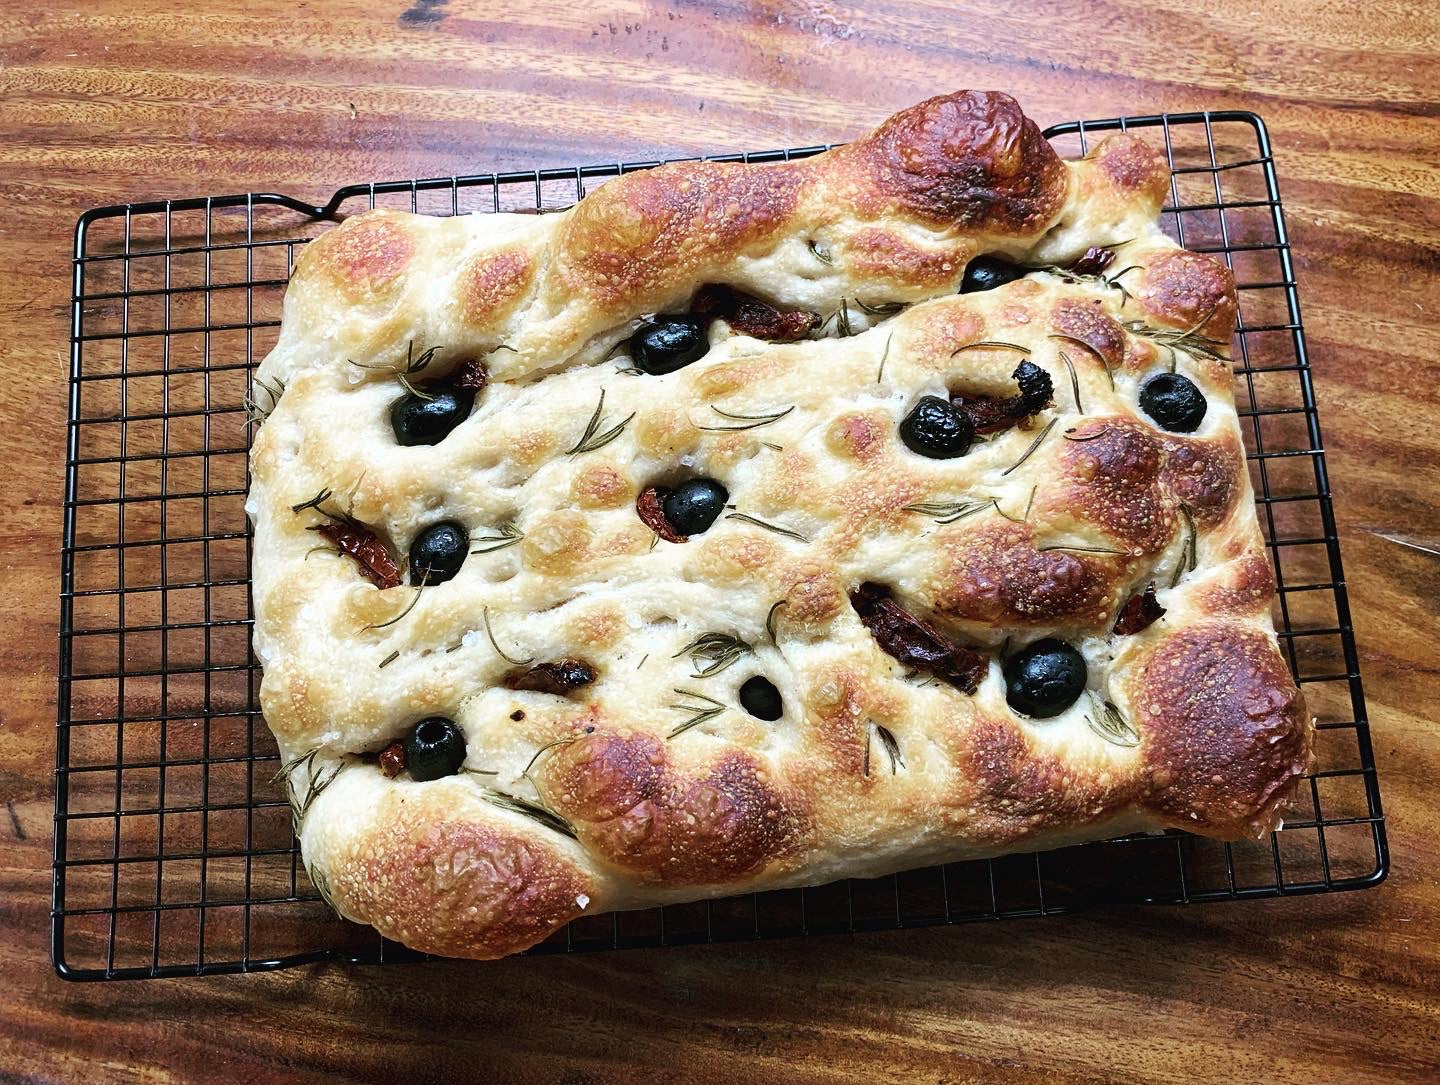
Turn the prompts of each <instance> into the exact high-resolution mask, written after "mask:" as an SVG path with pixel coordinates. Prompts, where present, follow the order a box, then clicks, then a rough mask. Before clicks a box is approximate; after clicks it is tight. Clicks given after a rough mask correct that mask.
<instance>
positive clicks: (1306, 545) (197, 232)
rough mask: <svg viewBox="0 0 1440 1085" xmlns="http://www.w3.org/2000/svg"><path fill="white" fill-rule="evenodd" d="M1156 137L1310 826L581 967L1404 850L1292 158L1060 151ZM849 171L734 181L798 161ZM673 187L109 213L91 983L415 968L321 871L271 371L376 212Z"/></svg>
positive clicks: (720, 926) (922, 894) (1229, 126)
mask: <svg viewBox="0 0 1440 1085" xmlns="http://www.w3.org/2000/svg"><path fill="white" fill-rule="evenodd" d="M1116 129H1149V130H1153V138H1156V139H1160V140H1163V142H1164V147H1165V150H1166V153H1167V155H1168V157H1169V159H1170V163H1171V166H1172V168H1173V170H1174V180H1173V182H1172V192H1171V199H1170V201H1169V206H1168V207H1167V209H1166V212H1165V222H1166V225H1167V229H1168V230H1169V231H1170V232H1171V233H1172V236H1174V237H1175V238H1176V240H1178V241H1179V242H1180V243H1181V244H1182V245H1184V246H1185V247H1187V248H1190V249H1194V250H1198V251H1201V252H1211V253H1218V254H1220V255H1222V256H1223V258H1224V259H1225V260H1226V262H1227V263H1229V264H1230V266H1231V268H1232V269H1233V270H1234V272H1235V276H1236V279H1237V281H1238V283H1239V288H1240V292H1241V299H1242V304H1241V316H1240V328H1239V330H1238V336H1237V343H1238V352H1237V356H1236V375H1237V377H1236V396H1237V405H1238V407H1239V409H1240V413H1241V417H1242V427H1243V429H1244V431H1245V438H1246V444H1247V450H1248V452H1249V461H1250V470H1251V474H1252V479H1253V481H1254V484H1255V491H1256V494H1257V501H1258V503H1259V509H1260V518H1261V524H1262V526H1263V529H1264V532H1265V536H1266V541H1267V543H1268V547H1269V553H1270V555H1271V558H1272V561H1273V564H1274V568H1275V573H1276V579H1277V581H1278V584H1279V589H1280V590H1279V595H1278V597H1277V603H1276V619H1277V625H1278V627H1279V628H1280V630H1281V633H1280V636H1281V640H1282V644H1283V645H1284V648H1285V651H1286V653H1287V655H1288V658H1289V662H1290V666H1291V668H1292V669H1293V671H1294V673H1295V676H1296V678H1297V679H1298V681H1299V682H1300V683H1301V684H1302V685H1303V687H1304V689H1305V692H1306V694H1307V697H1308V699H1309V702H1310V705H1311V709H1312V711H1313V712H1314V713H1315V714H1316V716H1317V717H1318V718H1319V721H1320V723H1319V727H1320V731H1319V734H1318V766H1317V770H1316V772H1315V774H1314V776H1313V777H1312V778H1311V779H1310V780H1309V782H1308V785H1307V786H1306V787H1305V789H1304V791H1303V794H1302V796H1301V810H1300V811H1299V812H1298V814H1297V815H1296V816H1294V818H1293V820H1291V821H1290V822H1289V823H1288V824H1287V825H1286V826H1285V828H1284V829H1283V830H1281V831H1280V832H1277V833H1275V834H1273V835H1272V836H1271V837H1270V838H1268V839H1266V840H1263V841H1259V842H1254V843H1240V844H1222V843H1217V842H1215V841H1208V840H1202V839H1199V838H1196V837H1192V836H1187V835H1184V834H1178V833H1172V834H1168V835H1164V836H1146V837H1132V838H1127V839H1124V840H1118V841H1108V842H1102V843H1095V844H1089V845H1084V846H1081V847H1076V848H1068V849H1065V850H1062V851H1057V852H1050V853H1046V854H1041V855H1024V856H1011V857H1006V858H1001V859H994V860H981V861H973V862H964V863H955V864H951V865H949V866H946V867H937V868H933V869H929V870H923V871H916V872H911V873H907V874H902V875H898V876H896V877H893V878H884V879H879V880H877V881H867V882H848V883H839V884H836V885H833V886H825V887H821V888H818V889H808V890H789V891H783V892H774V893H764V894H758V895H751V896H747V897H743V898H734V899H731V900H725V901H716V902H712V903H709V904H695V905H680V906H672V907H667V908H664V909H655V910H652V911H649V912H637V913H625V914H620V915H615V916H596V917H587V918H584V919H581V920H577V921H576V922H575V923H573V924H571V925H570V927H568V928H567V929H566V930H564V931H563V932H561V933H559V934H557V935H556V936H555V937H554V938H552V939H551V940H550V941H549V942H547V943H545V944H544V945H543V946H541V947H539V949H540V950H541V951H550V950H555V951H579V950H588V949H598V948H614V947H619V946H627V945H642V946H655V945H664V944H675V943H681V942H694V941H724V940H736V939H747V938H760V937H771V936H780V935H791V934H809V933H818V932H832V931H856V930H864V929H876V928H896V927H902V926H921V925H928V924H939V923H954V922H960V921H965V920H977V919H995V918H1005V917H1016V916H1038V915H1048V914H1051V913H1056V912H1064V911H1070V910H1074V909H1076V908H1079V907H1082V906H1084V905H1086V904H1088V903H1092V902H1096V901H1147V902H1170V903H1188V902H1193V901H1209V900H1226V899H1241V898H1252V897H1273V896H1281V895H1289V894H1299V893H1319V892H1333V891H1337V890H1343V889H1357V888H1361V887H1364V886H1370V885H1375V884H1377V883H1378V882H1379V881H1380V880H1381V879H1382V878H1383V877H1384V876H1385V873H1386V869H1387V866H1388V861H1389V860H1388V853H1387V848H1386V842H1385V828H1384V822H1383V818H1382V814H1381V807H1380V794H1379V788H1378V784H1377V781H1376V776H1375V763H1374V758H1373V755H1372V752H1371V746H1370V737H1369V730H1368V725H1367V721H1366V716H1365V704H1364V699H1363V695H1362V691H1361V685H1360V675H1359V671H1358V668H1357V661H1356V651H1355V643H1354V638H1353V635H1352V631H1351V622H1350V613H1349V606H1348V602H1347V597H1346V588H1345V580H1344V576H1343V574H1342V572H1341V566H1340V550H1339V546H1338V542H1337V538H1336V532H1335V521H1334V517H1333V514H1332V511H1331V504H1330V487H1329V482H1328V479H1327V476H1326V470H1325V456H1324V452H1323V446H1322V444H1321V439H1320V428H1319V421H1318V417H1317V414H1316V408H1315V398H1314V393H1313V389H1312V387H1311V375H1310V366H1309V362H1308V360H1307V357H1306V351H1305V339H1304V333H1303V330H1302V327H1301V323H1300V312H1299V305H1298V299H1297V295H1296V287H1295V281H1294V275H1293V271H1292V266H1291V257H1290V249H1289V244H1288V241H1287V238H1286V233H1285V225H1284V219H1283V214H1282V210H1281V204H1280V195H1279V189H1278V187H1277V183H1276V177H1275V169H1274V164H1273V161H1272V158H1271V152H1270V145H1269V140H1268V137H1267V135H1266V132H1265V128H1264V125H1263V124H1262V122H1261V121H1260V119H1259V118H1258V117H1256V116H1254V115H1253V114H1250V113H1239V112H1225V113H1189V114H1178V115H1168V116H1150V117H1135V118H1124V119H1113V120H1103V121H1089V122H1078V123H1071V124H1063V125H1058V126H1056V127H1054V128H1051V129H1050V130H1049V131H1048V132H1047V133H1046V134H1047V136H1048V137H1049V138H1051V139H1052V140H1053V141H1054V142H1055V144H1056V145H1057V147H1058V148H1059V149H1060V150H1061V151H1062V152H1063V153H1067V154H1074V153H1084V152H1085V151H1086V149H1087V147H1088V145H1089V142H1090V140H1091V138H1092V137H1093V136H1094V135H1095V134H1096V133H1102V132H1109V131H1113V130H1116ZM824 149H825V148H823V147H807V148H803V149H798V150H789V151H775V152H766V153H760V154H748V155H730V156H721V157H722V158H725V159H729V160H746V161H774V160H778V159H789V158H792V157H801V156H804V155H809V154H814V153H816V152H818V151H821V150H824ZM654 164H655V163H631V164H626V165H619V164H617V165H604V166H591V167H584V168H575V169H557V170H542V171H538V172H529V173H507V174H489V175H481V176H470V177H456V178H444V179H435V180H425V181H407V182H397V183H388V184H367V185H353V186H350V187H348V188H343V189H341V190H339V191H338V192H336V193H335V194H334V195H333V196H332V197H331V199H330V201H329V202H328V203H327V204H326V205H325V206H324V207H311V206H308V205H306V204H304V203H303V202H300V201H298V200H295V199H291V198H289V197H286V196H278V195H273V194H259V195H257V194H251V195H247V196H225V197H214V198H205V199H189V200H172V201H166V202H163V203H148V204H134V205H127V206H118V207H106V208H99V209H96V210H93V211H89V212H87V213H86V214H84V215H83V216H82V217H81V219H80V221H79V224H78V228H77V232H76V240H75V261H74V302H73V315H72V320H73V334H72V339H71V372H70V423H69V436H68V449H67V475H66V483H65V534H64V543H63V550H62V581H61V620H60V688H59V713H58V717H59V718H58V723H59V730H58V739H57V751H56V761H57V767H56V773H57V775H56V806H55V854H54V901H53V911H52V916H53V920H52V933H53V939H52V946H53V956H54V962H55V967H56V968H57V969H58V970H59V972H60V974H61V975H63V976H65V977H67V978H71V979H120V978H134V977H152V976H177V975H199V974H206V973H221V972H247V971H257V970H263V969H273V968H280V967H285V966H287V965H294V964H300V963H303V962H310V961H318V960H346V961H354V962H379V961H388V960H393V959H397V958H401V959H403V958H413V957H414V956H415V955H414V954H412V953H410V952H409V951H407V950H404V949H403V948H402V947H399V946H397V945H395V944H393V943H386V942H384V941H382V940H381V939H380V938H379V937H378V936H377V935H375V934H374V932H373V931H370V930H369V929H368V928H360V927H356V926H354V925H351V924H348V923H345V922H343V921H341V920H339V919H337V918H336V917H335V916H334V915H333V913H331V912H329V910H328V909H327V908H326V907H325V906H324V905H323V903H321V902H320V900H319V898H318V895H317V894H316V893H315V892H314V890H313V889H312V888H311V886H310V885H309V882H308V880H307V879H306V877H305V875H304V873H303V870H302V868H301V867H300V864H299V861H298V856H297V851H296V846H295V842H294V841H293V839H292V837H291V832H290V819H289V810H288V808H287V806H286V804H285V800H284V797H283V795H282V793H281V791H280V790H279V788H278V786H276V785H273V784H272V783H271V782H270V781H271V777H272V775H273V774H274V772H275V769H276V767H277V754H276V749H275V746H274V743H273V742H272V740H271V737H270V735H269V732H268V731H267V730H266V728H265V725H264V721H263V720H262V719H261V717H260V714H259V711H258V705H257V692H258V666H257V664H256V663H255V660H254V659H253V658H252V656H251V654H250V648H249V639H250V638H249V634H250V623H251V611H250V599H249V590H248V570H249V559H250V537H249V534H248V531H247V525H246V517H245V513H244V508H243V502H244V499H245V497H244V495H245V489H246V484H247V477H246V449H247V447H248V443H249V428H248V424H247V420H246V415H245V412H244V409H243V402H244V399H245V396H246V393H247V391H248V386H249V377H250V372H251V370H252V368H253V367H254V365H255V364H256V363H257V362H258V361H259V360H260V358H262V357H263V356H264V355H265V353H266V352H267V351H268V349H269V348H270V346H271V345H272V344H273V342H274V340H275V337H276V334H277V328H278V325H279V315H280V300H281V296H282V292H283V288H284V286H285V282H286V279H287V277H288V274H289V269H290V267H291V266H292V264H293V263H294V259H295V256H296V254H297V252H298V251H299V249H300V248H301V246H303V245H304V244H305V243H306V242H307V241H309V240H311V239H312V238H314V237H316V236H318V234H319V233H321V232H323V231H324V230H326V229H328V228H330V227H331V226H332V225H333V224H334V223H335V222H336V221H337V220H338V219H339V218H341V217H343V216H344V215H346V214H348V213H350V212H353V211H357V210H361V209H363V208H367V207H374V206H392V207H399V208H403V209H407V210H417V211H421V212H428V213H433V214H463V213H470V212H493V211H501V210H517V209H521V208H540V207H556V206H564V205H566V204H569V203H571V202H573V201H574V200H576V199H578V198H579V197H581V196H583V195H584V194H585V191H586V189H587V188H592V187H594V186H595V185H596V184H600V183H603V182H604V181H605V180H606V179H608V178H611V177H615V176H618V175H619V174H621V173H625V172H628V171H630V170H634V169H643V168H646V167H648V166H652V165H654Z"/></svg>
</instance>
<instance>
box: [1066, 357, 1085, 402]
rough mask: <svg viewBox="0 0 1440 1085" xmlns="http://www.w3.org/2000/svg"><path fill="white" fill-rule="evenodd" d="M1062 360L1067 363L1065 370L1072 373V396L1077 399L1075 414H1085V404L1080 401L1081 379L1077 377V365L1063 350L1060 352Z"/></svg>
mask: <svg viewBox="0 0 1440 1085" xmlns="http://www.w3.org/2000/svg"><path fill="white" fill-rule="evenodd" d="M1060 360H1061V361H1062V362H1064V363H1065V368H1066V369H1068V370H1069V371H1070V394H1071V395H1073V396H1074V397H1075V413H1076V414H1084V413H1085V404H1084V403H1082V402H1081V401H1080V378H1079V377H1077V376H1076V375H1075V363H1074V362H1072V361H1071V360H1070V355H1068V354H1066V353H1065V352H1064V351H1063V350H1062V351H1061V352H1060Z"/></svg>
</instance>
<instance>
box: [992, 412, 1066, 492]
mask: <svg viewBox="0 0 1440 1085" xmlns="http://www.w3.org/2000/svg"><path fill="white" fill-rule="evenodd" d="M1058 421H1060V419H1058V418H1052V419H1050V424H1049V425H1047V426H1046V427H1045V428H1044V429H1042V430H1041V431H1040V435H1039V436H1038V437H1036V438H1035V440H1033V441H1031V442H1030V447H1029V448H1027V449H1026V450H1025V451H1024V453H1022V454H1021V456H1020V458H1019V459H1018V460H1016V461H1015V462H1014V463H1012V464H1011V465H1010V466H1009V467H1007V468H1005V470H1003V471H1001V472H1000V474H1001V477H1004V476H1005V475H1008V474H1009V473H1010V472H1011V471H1013V470H1015V468H1017V467H1019V466H1020V465H1021V464H1022V463H1024V462H1025V461H1026V460H1028V459H1029V458H1030V457H1031V456H1032V455H1034V453H1035V450H1036V449H1037V448H1039V447H1040V442H1041V441H1043V440H1045V438H1046V437H1048V436H1049V435H1050V431H1051V430H1052V429H1054V428H1055V423H1056V422H1058Z"/></svg>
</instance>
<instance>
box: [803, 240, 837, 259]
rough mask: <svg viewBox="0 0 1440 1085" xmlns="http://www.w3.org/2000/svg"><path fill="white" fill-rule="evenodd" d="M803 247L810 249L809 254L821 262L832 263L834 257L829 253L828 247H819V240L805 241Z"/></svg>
mask: <svg viewBox="0 0 1440 1085" xmlns="http://www.w3.org/2000/svg"><path fill="white" fill-rule="evenodd" d="M805 247H806V248H808V249H809V250H810V255H811V256H813V257H815V259H817V260H819V261H820V262H821V263H822V264H829V265H834V263H835V258H834V257H833V256H831V255H830V251H829V250H828V249H822V248H821V247H820V242H818V241H815V240H813V239H812V240H810V241H807V242H805Z"/></svg>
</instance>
